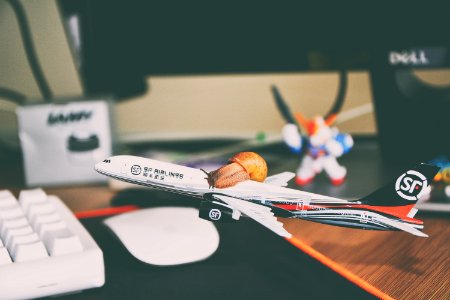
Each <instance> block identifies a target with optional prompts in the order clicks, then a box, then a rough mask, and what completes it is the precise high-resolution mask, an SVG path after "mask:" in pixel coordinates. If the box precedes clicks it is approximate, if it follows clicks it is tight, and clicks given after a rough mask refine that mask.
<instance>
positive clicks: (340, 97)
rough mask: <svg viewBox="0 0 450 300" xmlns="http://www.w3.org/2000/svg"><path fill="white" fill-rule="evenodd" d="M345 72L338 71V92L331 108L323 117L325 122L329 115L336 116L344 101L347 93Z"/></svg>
mask: <svg viewBox="0 0 450 300" xmlns="http://www.w3.org/2000/svg"><path fill="white" fill-rule="evenodd" d="M347 81H348V80H347V72H346V71H344V70H341V71H339V91H338V94H337V96H336V100H335V101H334V104H333V107H332V108H331V109H330V111H329V112H328V113H327V114H326V115H325V118H324V119H325V120H326V119H327V118H328V117H329V116H331V115H337V114H338V113H339V112H340V111H341V108H342V105H343V104H344V100H345V93H346V92H347Z"/></svg>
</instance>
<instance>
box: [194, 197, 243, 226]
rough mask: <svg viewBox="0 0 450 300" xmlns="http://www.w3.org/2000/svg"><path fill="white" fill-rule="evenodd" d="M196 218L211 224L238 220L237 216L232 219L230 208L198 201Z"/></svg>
mask: <svg viewBox="0 0 450 300" xmlns="http://www.w3.org/2000/svg"><path fill="white" fill-rule="evenodd" d="M198 216H199V217H200V218H202V219H204V220H208V221H212V222H232V221H236V220H238V219H239V216H236V218H233V209H232V208H230V207H227V206H225V205H222V204H218V203H213V202H211V201H208V200H202V201H200V208H199V215H198Z"/></svg>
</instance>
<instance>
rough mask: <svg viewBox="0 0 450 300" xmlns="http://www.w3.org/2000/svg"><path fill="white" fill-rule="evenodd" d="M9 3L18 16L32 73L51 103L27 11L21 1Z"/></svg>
mask: <svg viewBox="0 0 450 300" xmlns="http://www.w3.org/2000/svg"><path fill="white" fill-rule="evenodd" d="M7 2H8V3H9V4H10V5H11V7H12V8H13V11H14V13H15V15H16V18H17V22H18V23H19V29H20V34H21V36H22V42H23V45H24V48H25V53H26V56H27V59H28V63H29V64H30V68H31V71H32V73H33V76H34V78H35V80H36V83H37V85H38V87H39V90H40V91H41V94H42V96H43V97H44V100H45V101H46V102H50V99H52V98H53V93H52V92H51V90H50V86H49V85H48V83H47V80H46V79H45V76H44V72H43V71H42V68H41V66H40V64H39V61H38V58H37V54H36V51H35V49H34V44H33V40H32V38H31V32H30V27H29V24H28V20H27V18H26V15H25V10H24V9H23V6H22V4H21V3H20V1H19V0H7Z"/></svg>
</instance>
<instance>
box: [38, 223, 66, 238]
mask: <svg viewBox="0 0 450 300" xmlns="http://www.w3.org/2000/svg"><path fill="white" fill-rule="evenodd" d="M66 228H67V225H66V223H64V222H63V221H56V222H52V223H42V224H38V225H37V226H36V232H37V234H38V235H39V236H40V237H41V238H43V237H44V235H45V233H46V232H47V231H56V230H61V229H66Z"/></svg>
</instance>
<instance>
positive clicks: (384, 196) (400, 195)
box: [359, 163, 440, 207]
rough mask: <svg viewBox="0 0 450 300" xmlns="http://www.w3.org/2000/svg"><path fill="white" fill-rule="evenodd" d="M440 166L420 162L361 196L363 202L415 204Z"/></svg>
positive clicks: (376, 204) (386, 204)
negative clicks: (385, 183)
mask: <svg viewBox="0 0 450 300" xmlns="http://www.w3.org/2000/svg"><path fill="white" fill-rule="evenodd" d="M439 169H440V168H439V167H437V166H434V165H430V164H424V163H422V164H420V165H418V166H416V167H414V168H412V169H409V170H407V171H406V172H404V173H402V174H401V175H399V176H398V177H396V178H395V179H394V180H392V181H391V182H390V183H388V184H387V185H385V186H383V187H382V188H380V189H378V190H376V191H375V192H373V193H371V194H369V195H367V196H365V197H363V198H361V199H360V200H359V201H360V202H361V203H362V204H366V205H372V206H407V205H408V206H409V205H411V207H412V205H413V204H415V203H416V202H417V200H419V199H420V197H422V196H423V195H424V194H426V193H427V191H428V185H429V184H430V183H431V182H432V180H433V178H434V176H435V175H436V174H437V172H438V171H439Z"/></svg>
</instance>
